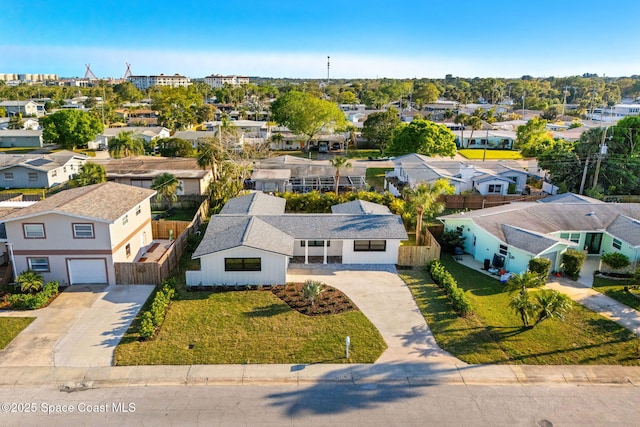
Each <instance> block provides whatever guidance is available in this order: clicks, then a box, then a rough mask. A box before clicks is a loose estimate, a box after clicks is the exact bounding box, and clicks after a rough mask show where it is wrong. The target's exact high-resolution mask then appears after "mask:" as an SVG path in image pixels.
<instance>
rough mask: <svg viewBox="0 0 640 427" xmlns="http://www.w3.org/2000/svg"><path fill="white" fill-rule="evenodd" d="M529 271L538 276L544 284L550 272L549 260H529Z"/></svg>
mask: <svg viewBox="0 0 640 427" xmlns="http://www.w3.org/2000/svg"><path fill="white" fill-rule="evenodd" d="M529 271H531V272H532V273H535V274H537V275H539V276H540V278H541V280H543V281H545V282H546V281H547V277H549V273H550V272H551V260H550V259H547V258H531V259H530V260H529Z"/></svg>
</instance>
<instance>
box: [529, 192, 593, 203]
mask: <svg viewBox="0 0 640 427" xmlns="http://www.w3.org/2000/svg"><path fill="white" fill-rule="evenodd" d="M536 201H537V202H538V203H604V202H603V201H602V200H598V199H594V198H591V197H587V196H583V195H581V194H574V193H562V194H556V195H555V196H549V197H545V198H544V199H540V200H536Z"/></svg>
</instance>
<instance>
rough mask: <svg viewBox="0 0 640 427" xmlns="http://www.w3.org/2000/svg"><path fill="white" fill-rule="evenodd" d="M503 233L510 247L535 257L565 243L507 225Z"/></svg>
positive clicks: (503, 227)
mask: <svg viewBox="0 0 640 427" xmlns="http://www.w3.org/2000/svg"><path fill="white" fill-rule="evenodd" d="M502 231H503V233H504V236H505V239H506V241H505V243H507V244H509V245H510V246H515V247H516V248H519V249H523V250H525V251H527V252H529V253H532V254H534V255H538V254H540V253H542V252H544V251H545V250H547V249H549V248H550V247H552V246H554V245H556V244H557V243H558V242H562V241H563V240H562V239H558V238H555V237H552V236H545V235H543V234H540V233H534V232H532V231H529V230H524V229H522V228H518V227H512V226H510V225H506V224H505V225H503V226H502Z"/></svg>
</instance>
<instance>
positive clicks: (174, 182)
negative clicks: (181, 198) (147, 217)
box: [151, 172, 182, 206]
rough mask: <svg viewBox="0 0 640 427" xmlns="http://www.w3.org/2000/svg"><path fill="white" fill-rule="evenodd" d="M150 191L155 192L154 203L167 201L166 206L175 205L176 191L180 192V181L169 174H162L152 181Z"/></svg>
mask: <svg viewBox="0 0 640 427" xmlns="http://www.w3.org/2000/svg"><path fill="white" fill-rule="evenodd" d="M151 189H152V190H156V191H157V195H156V201H157V202H161V201H163V200H166V201H167V204H168V205H169V206H171V204H173V203H175V202H176V201H177V200H178V191H180V190H182V186H181V185H180V181H179V180H178V178H176V177H175V176H174V175H172V174H170V173H167V172H165V173H163V174H162V175H159V176H157V177H155V178H154V179H153V183H152V184H151Z"/></svg>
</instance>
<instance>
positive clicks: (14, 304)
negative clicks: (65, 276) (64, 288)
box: [9, 282, 58, 310]
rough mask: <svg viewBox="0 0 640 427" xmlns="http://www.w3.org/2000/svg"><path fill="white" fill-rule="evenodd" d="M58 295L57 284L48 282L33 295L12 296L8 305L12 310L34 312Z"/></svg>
mask: <svg viewBox="0 0 640 427" xmlns="http://www.w3.org/2000/svg"><path fill="white" fill-rule="evenodd" d="M57 293H58V282H48V283H47V284H45V285H44V286H43V287H42V290H41V291H39V292H36V293H35V294H12V295H10V296H9V304H11V308H12V309H14V310H35V309H37V308H41V307H44V306H45V305H46V304H47V303H48V302H49V300H50V299H51V297H53V296H54V295H56V294H57Z"/></svg>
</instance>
